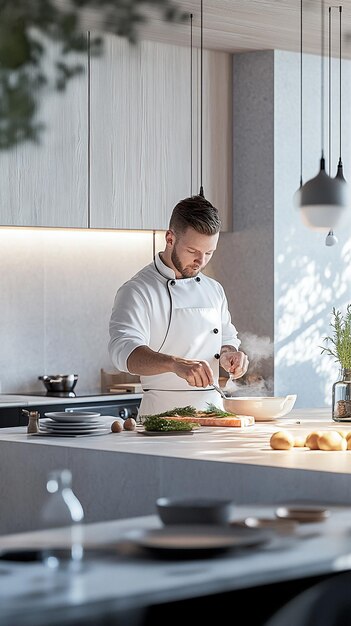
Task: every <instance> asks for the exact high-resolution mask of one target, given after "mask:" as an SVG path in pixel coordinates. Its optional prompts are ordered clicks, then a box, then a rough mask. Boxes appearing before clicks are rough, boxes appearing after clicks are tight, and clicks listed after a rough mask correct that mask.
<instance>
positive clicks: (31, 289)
mask: <svg viewBox="0 0 351 626" xmlns="http://www.w3.org/2000/svg"><path fill="white" fill-rule="evenodd" d="M152 251H153V242H152V232H149V231H147V232H136V231H133V232H129V231H119V232H111V231H103V232H102V231H101V232H100V231H87V232H85V231H78V230H76V231H75V230H46V229H41V230H39V229H16V228H14V229H10V228H9V229H0V267H1V274H0V345H1V352H0V385H1V392H2V393H8V392H23V391H33V390H42V389H43V385H42V383H41V382H40V381H38V376H40V375H42V374H58V373H62V374H67V373H75V374H78V375H79V379H78V383H77V387H76V389H77V391H79V390H81V391H84V392H85V391H89V390H92V391H94V390H96V389H97V388H100V368H105V369H108V370H109V369H112V370H113V367H112V365H111V363H110V359H109V356H108V352H107V344H108V340H109V335H108V324H109V318H110V314H111V309H112V305H113V300H114V296H115V293H116V291H117V288H118V287H119V286H120V285H121V284H123V283H124V282H125V281H126V280H127V279H128V278H130V277H131V276H133V274H134V273H135V272H137V271H138V270H139V269H140V268H141V267H143V266H144V265H146V264H147V263H149V262H150V261H151V260H152Z"/></svg>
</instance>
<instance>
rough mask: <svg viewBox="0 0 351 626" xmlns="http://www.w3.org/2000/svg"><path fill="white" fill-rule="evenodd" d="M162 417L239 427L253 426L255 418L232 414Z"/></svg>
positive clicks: (195, 422)
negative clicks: (230, 415)
mask: <svg viewBox="0 0 351 626" xmlns="http://www.w3.org/2000/svg"><path fill="white" fill-rule="evenodd" d="M163 417H164V419H170V420H178V421H179V422H194V424H200V426H222V427H223V426H231V427H232V428H233V427H234V428H240V427H243V426H253V425H254V423H255V418H254V417H253V416H252V415H233V417H205V416H204V417H176V416H175V415H169V416H167V415H164V416H163Z"/></svg>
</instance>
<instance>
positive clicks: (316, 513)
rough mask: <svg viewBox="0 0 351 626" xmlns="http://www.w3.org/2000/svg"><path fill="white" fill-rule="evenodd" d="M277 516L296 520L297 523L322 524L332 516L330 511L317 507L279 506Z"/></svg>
mask: <svg viewBox="0 0 351 626" xmlns="http://www.w3.org/2000/svg"><path fill="white" fill-rule="evenodd" d="M275 514H276V516H277V517H278V518H282V519H290V520H296V521H297V522H306V523H307V522H321V521H323V520H325V519H327V517H329V515H330V511H329V509H326V508H324V507H321V506H315V505H303V504H301V505H289V506H279V507H278V508H277V509H276V511H275Z"/></svg>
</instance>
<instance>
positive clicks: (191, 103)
mask: <svg viewBox="0 0 351 626" xmlns="http://www.w3.org/2000/svg"><path fill="white" fill-rule="evenodd" d="M193 17H194V15H193V13H190V195H191V196H192V195H193Z"/></svg>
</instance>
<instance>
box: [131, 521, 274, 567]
mask: <svg viewBox="0 0 351 626" xmlns="http://www.w3.org/2000/svg"><path fill="white" fill-rule="evenodd" d="M129 539H130V540H131V541H132V543H134V544H135V545H137V546H138V547H139V548H142V549H143V550H145V551H146V552H147V553H149V554H151V555H152V556H157V557H161V558H168V559H196V558H207V557H210V556H215V555H217V554H222V553H225V552H228V551H229V550H237V549H243V548H251V547H254V546H258V545H261V544H264V543H266V542H268V541H269V540H270V539H272V533H271V532H270V531H269V530H266V529H265V530H262V529H256V528H245V527H244V526H243V527H236V528H230V527H224V526H215V525H212V526H206V525H195V524H193V525H188V526H187V525H184V526H180V525H176V526H165V527H163V528H155V529H151V530H145V531H140V532H138V533H133V534H131V535H130V537H129Z"/></svg>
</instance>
